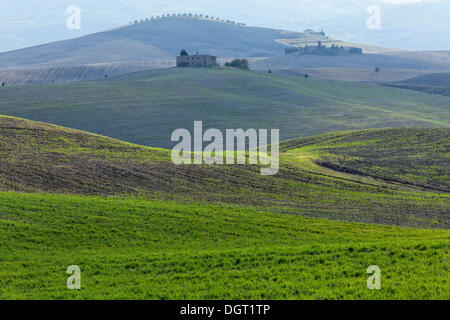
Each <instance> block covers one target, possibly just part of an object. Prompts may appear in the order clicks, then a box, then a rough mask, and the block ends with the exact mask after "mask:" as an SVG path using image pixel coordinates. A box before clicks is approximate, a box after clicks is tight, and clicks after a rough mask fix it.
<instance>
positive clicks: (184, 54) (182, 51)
mask: <svg viewBox="0 0 450 320" xmlns="http://www.w3.org/2000/svg"><path fill="white" fill-rule="evenodd" d="M180 56H188V53H187V51H186V50H184V49H183V50H181V52H180Z"/></svg>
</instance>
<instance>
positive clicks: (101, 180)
mask: <svg viewBox="0 0 450 320" xmlns="http://www.w3.org/2000/svg"><path fill="white" fill-rule="evenodd" d="M394 132H395V131H394ZM447 132H448V131H447ZM319 147H320V143H319ZM0 150H1V153H0V156H1V162H0V163H1V169H2V178H1V179H0V185H1V188H2V189H3V190H24V191H43V190H45V191H49V192H70V193H81V194H89V193H92V194H99V193H100V194H118V195H120V194H121V195H122V196H121V197H111V196H109V197H104V196H100V195H97V196H80V195H78V196H77V195H50V194H23V193H13V192H3V193H0V235H1V236H0V247H1V251H0V299H2V298H3V299H5V298H9V299H25V298H27V299H50V298H55V299H72V298H76V299H92V298H97V299H112V298H127V299H131V298H134V299H174V298H182V299H205V298H209V299H223V298H225V299H227V298H228V299H235V298H241V299H342V298H347V299H349V298H352V299H359V298H360V299H394V298H396V299H419V298H420V299H430V298H435V299H448V298H449V295H448V290H447V288H448V285H449V283H448V248H449V238H450V233H449V231H448V230H420V229H407V228H399V227H394V226H377V225H365V224H358V223H350V222H339V221H330V220H322V219H311V218H307V217H300V216H297V215H292V214H277V213H275V212H279V210H280V209H281V210H282V211H284V212H292V213H303V214H311V213H313V214H314V211H315V213H316V214H317V213H319V216H323V217H332V218H333V217H334V218H339V219H342V218H344V219H350V220H357V221H358V220H359V221H361V220H363V221H364V220H367V219H369V220H370V219H373V218H375V221H377V219H378V220H379V221H378V222H384V223H398V222H400V224H414V225H426V226H442V227H445V226H447V227H448V217H447V215H446V213H448V203H449V202H448V195H446V194H438V193H432V192H425V191H421V190H418V189H417V190H416V191H408V190H407V189H405V188H403V187H401V186H395V185H390V184H385V183H381V182H376V181H370V180H369V179H367V178H361V177H353V176H351V175H348V174H341V173H339V172H333V171H331V170H329V169H326V168H321V167H318V166H317V165H315V164H314V162H311V161H309V157H307V156H305V154H304V152H299V150H298V149H295V148H294V149H292V148H291V149H290V150H288V151H287V152H285V153H284V154H283V158H282V163H283V168H282V170H281V171H280V175H279V176H278V177H272V178H270V177H267V178H263V177H261V176H260V175H259V173H258V171H256V170H255V168H251V167H247V166H242V167H236V166H234V167H225V168H219V167H202V166H200V167H197V166H186V167H178V168H174V167H173V166H172V165H170V163H168V152H167V151H165V150H162V149H151V148H145V147H140V146H137V145H132V144H129V143H123V142H120V141H117V140H113V139H110V138H106V137H102V136H95V135H91V134H88V133H85V132H80V131H76V130H71V129H66V128H61V127H56V126H52V125H46V124H41V123H36V122H32V121H27V120H22V119H16V118H9V117H0ZM5 168H6V169H5ZM191 170H194V171H191ZM220 170H223V171H220ZM141 179H142V180H141ZM171 179H173V180H171ZM175 181H176V182H175ZM207 181H209V182H207ZM164 183H166V186H168V187H169V189H165V187H164ZM63 186H64V188H66V189H64V188H63ZM161 186H163V187H162V188H161ZM158 187H159V189H158ZM135 188H137V189H138V190H141V192H142V193H141V194H142V195H144V196H145V197H147V198H148V197H155V196H156V197H160V198H161V197H162V198H165V199H166V200H165V201H161V200H156V199H153V200H151V199H145V198H144V197H138V198H136V197H127V196H123V195H124V194H126V193H134V194H136V189H135ZM145 188H147V189H145ZM142 189H145V192H143V191H142ZM196 195H197V196H196ZM199 195H203V196H205V197H206V198H203V197H202V196H199ZM213 197H214V198H213ZM167 198H170V199H176V200H179V201H167ZM188 200H189V201H188ZM237 201H239V203H240V204H239V205H237V204H235V203H236V202H237ZM205 202H209V204H205ZM295 205H297V208H296V209H295V210H293V208H294V207H293V206H295ZM270 206H277V208H276V209H277V210H278V211H277V210H274V209H273V208H271V207H270ZM320 206H322V207H320ZM319 207H320V208H319ZM397 207H398V208H402V210H404V211H403V212H400V213H401V214H399V212H395V211H396V208H397ZM417 208H418V209H417ZM414 210H416V212H414ZM423 210H425V211H426V210H428V211H430V212H431V211H434V213H436V212H438V213H439V212H440V214H437V215H435V216H434V217H431V218H430V217H426V216H424V217H423V218H424V219H422V221H420V219H419V216H420V214H421V213H423ZM333 214H334V216H333ZM386 217H389V219H390V220H389V219H388V220H386ZM392 217H393V218H392ZM383 219H384V220H383ZM392 219H394V220H392ZM405 219H406V220H405ZM433 219H437V220H436V221H435V223H433V221H432V220H433ZM439 219H440V220H439ZM405 221H407V223H405ZM436 222H437V223H436ZM74 264H75V265H78V266H80V267H81V269H82V290H81V291H76V292H73V291H69V290H67V289H66V284H65V283H66V279H67V274H66V273H65V271H66V268H67V267H68V266H69V265H74ZM373 264H376V265H378V266H380V268H381V270H382V289H381V290H380V291H370V290H368V289H367V288H366V279H367V277H368V275H366V274H365V270H366V268H367V267H368V266H369V265H373Z"/></svg>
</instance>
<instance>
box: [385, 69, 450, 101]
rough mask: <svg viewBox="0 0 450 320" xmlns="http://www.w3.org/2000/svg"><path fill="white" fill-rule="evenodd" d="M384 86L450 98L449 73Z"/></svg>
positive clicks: (424, 76)
mask: <svg viewBox="0 0 450 320" xmlns="http://www.w3.org/2000/svg"><path fill="white" fill-rule="evenodd" d="M384 85H386V86H390V87H396V88H403V89H409V90H415V91H422V92H426V93H432V94H440V95H444V96H450V73H432V74H426V75H421V76H418V77H413V78H410V79H407V80H403V81H398V82H390V83H385V84H384Z"/></svg>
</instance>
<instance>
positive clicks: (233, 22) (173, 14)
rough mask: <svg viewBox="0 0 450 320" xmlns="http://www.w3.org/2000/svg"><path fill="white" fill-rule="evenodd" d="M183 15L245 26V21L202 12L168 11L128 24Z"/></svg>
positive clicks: (181, 16)
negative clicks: (217, 16)
mask: <svg viewBox="0 0 450 320" xmlns="http://www.w3.org/2000/svg"><path fill="white" fill-rule="evenodd" d="M183 17H185V18H194V19H209V20H214V21H220V22H224V23H229V24H234V25H237V26H246V24H245V23H241V22H236V21H232V20H224V19H220V18H216V17H213V16H210V15H207V14H205V15H204V14H195V13H168V14H163V15H161V16H154V17H150V18H145V19H140V20H134V21H130V24H138V23H146V22H150V21H153V20H157V19H164V18H183Z"/></svg>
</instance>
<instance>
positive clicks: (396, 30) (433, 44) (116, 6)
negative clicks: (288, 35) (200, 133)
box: [0, 0, 450, 52]
mask: <svg viewBox="0 0 450 320" xmlns="http://www.w3.org/2000/svg"><path fill="white" fill-rule="evenodd" d="M0 4H1V11H0V52H1V51H7V50H14V49H18V48H23V47H27V46H32V45H38V44H42V43H46V42H51V41H56V40H62V39H69V38H75V37H79V36H81V35H85V34H89V33H93V32H98V31H103V30H105V29H109V28H113V27H117V26H121V25H125V24H127V23H128V21H130V20H134V19H141V18H146V17H150V16H156V15H161V14H165V13H184V12H192V13H197V14H200V13H203V14H209V15H212V16H215V17H221V18H223V19H230V20H235V21H240V22H245V23H247V24H248V25H253V26H261V27H273V28H279V29H287V30H293V31H302V30H304V29H308V28H312V29H316V30H322V29H323V30H324V31H325V32H326V33H327V34H329V35H331V36H332V37H333V38H337V39H341V40H347V41H354V42H363V43H368V44H375V45H381V46H386V47H393V48H399V49H417V50H426V49H434V50H436V49H443V50H444V49H446V50H450V36H448V35H449V34H450V23H449V22H448V21H450V0H358V1H355V0H276V1H274V0H226V1H223V0H221V1H216V0H164V1H162V0H0ZM70 5H77V6H79V7H80V9H81V11H82V12H81V29H80V30H68V29H67V26H66V25H67V24H66V21H67V18H68V14H67V13H66V10H67V8H68V7H69V6H70ZM372 5H376V6H378V7H379V8H380V13H381V15H380V18H381V29H379V30H370V29H368V28H367V24H366V22H367V19H368V18H369V14H368V13H367V8H368V7H369V6H372Z"/></svg>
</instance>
